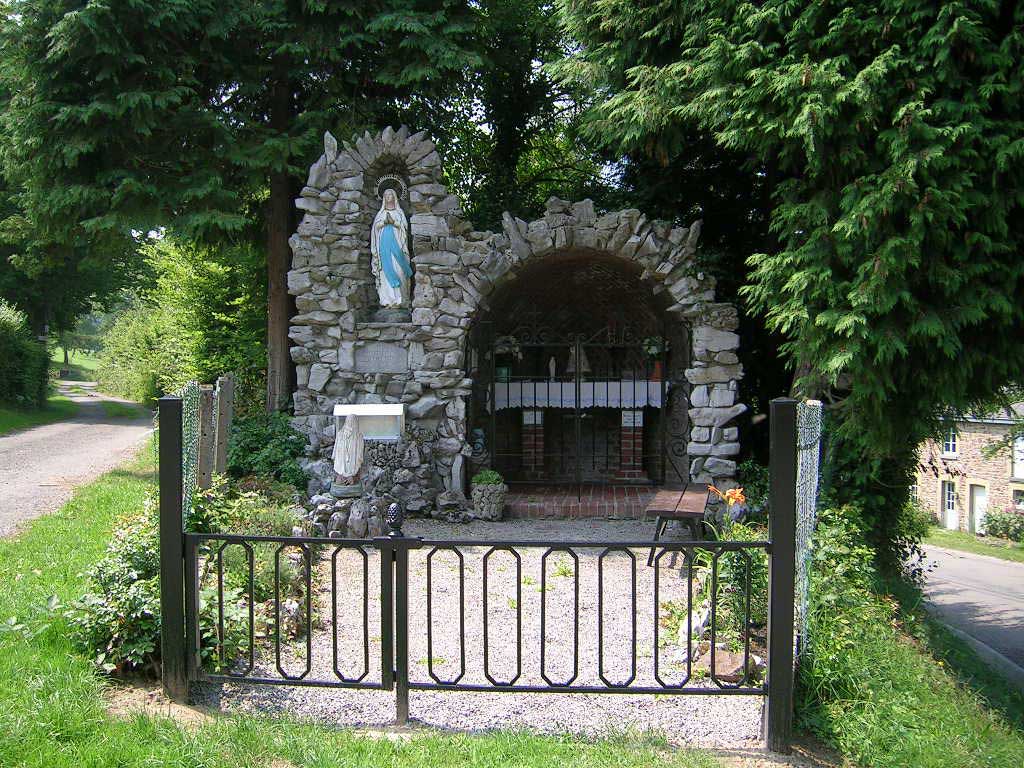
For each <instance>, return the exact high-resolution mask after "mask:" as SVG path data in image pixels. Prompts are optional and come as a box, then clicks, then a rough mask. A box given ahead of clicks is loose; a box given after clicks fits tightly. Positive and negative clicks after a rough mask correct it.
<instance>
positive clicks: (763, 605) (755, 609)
mask: <svg viewBox="0 0 1024 768" xmlns="http://www.w3.org/2000/svg"><path fill="white" fill-rule="evenodd" d="M724 538H727V539H729V540H730V541H764V540H765V539H767V538H768V532H767V531H766V530H765V529H764V528H763V527H762V526H758V525H750V524H745V523H733V524H732V525H730V526H729V529H728V533H727V534H726V535H725V536H724ZM748 559H749V571H750V625H751V626H753V627H763V626H765V625H766V624H767V623H768V553H767V552H766V551H765V550H763V549H747V550H743V551H742V552H726V553H724V554H723V555H722V556H721V557H720V558H719V561H718V580H719V584H720V585H721V586H722V589H723V591H724V595H720V596H719V599H720V605H723V607H724V608H725V611H724V612H725V614H726V616H725V622H724V624H725V626H726V629H727V631H730V632H731V634H732V635H734V636H735V637H737V638H742V637H743V636H744V635H745V634H746V632H747V631H748V629H749V628H748V627H746V626H744V616H745V615H746V591H745V585H746V580H747V570H748ZM723 598H724V600H723Z"/></svg>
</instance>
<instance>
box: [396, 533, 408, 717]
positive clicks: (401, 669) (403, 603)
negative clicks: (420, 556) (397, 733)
mask: <svg viewBox="0 0 1024 768" xmlns="http://www.w3.org/2000/svg"><path fill="white" fill-rule="evenodd" d="M396 544H397V546H396V547H395V550H394V552H395V725H408V723H409V546H408V542H407V541H406V540H405V539H398V540H397V541H396Z"/></svg>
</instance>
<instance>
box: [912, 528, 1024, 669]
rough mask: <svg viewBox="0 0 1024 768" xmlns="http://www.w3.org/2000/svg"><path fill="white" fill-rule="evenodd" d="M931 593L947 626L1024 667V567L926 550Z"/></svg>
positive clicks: (965, 553) (927, 591)
mask: <svg viewBox="0 0 1024 768" xmlns="http://www.w3.org/2000/svg"><path fill="white" fill-rule="evenodd" d="M925 551H926V553H927V559H928V561H930V562H934V563H935V564H936V568H935V569H934V570H933V571H932V572H931V573H930V574H929V575H928V581H927V584H926V586H925V592H926V593H927V594H928V597H929V598H930V599H931V601H932V603H933V604H934V606H935V608H936V609H937V611H938V613H939V615H940V616H941V617H942V619H943V620H944V621H946V622H947V623H948V624H951V625H952V626H954V627H956V628H957V629H959V630H961V631H963V632H966V633H967V634H968V635H970V636H971V637H973V638H975V639H977V640H980V641H981V642H983V643H985V644H986V645H988V646H990V647H992V648H994V649H995V650H997V651H999V652H1000V653H1001V654H1003V655H1004V656H1006V657H1007V658H1009V659H1010V660H1011V661H1013V662H1015V663H1016V664H1018V665H1019V666H1022V667H1024V563H1011V562H1007V561H1005V560H997V559H995V558H993V557H985V556H983V555H972V554H969V553H967V552H954V551H953V550H948V549H939V548H937V547H929V546H926V547H925Z"/></svg>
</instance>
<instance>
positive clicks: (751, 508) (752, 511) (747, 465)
mask: <svg viewBox="0 0 1024 768" xmlns="http://www.w3.org/2000/svg"><path fill="white" fill-rule="evenodd" d="M737 469H738V473H739V474H738V477H737V481H738V482H739V484H740V486H741V487H742V488H743V495H744V496H745V497H746V499H747V504H746V506H747V516H748V517H749V518H750V519H753V520H767V519H768V467H766V466H764V465H763V464H758V463H757V462H756V461H754V460H753V459H747V460H746V461H744V462H743V463H742V464H740V465H739V467H738V468H737Z"/></svg>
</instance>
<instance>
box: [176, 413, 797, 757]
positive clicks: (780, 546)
mask: <svg viewBox="0 0 1024 768" xmlns="http://www.w3.org/2000/svg"><path fill="white" fill-rule="evenodd" d="M795 406H796V403H795V401H792V400H784V401H774V402H773V403H772V422H771V430H772V456H771V500H770V503H771V510H772V515H771V519H770V525H769V540H767V541H683V542H666V541H664V540H662V541H658V542H655V541H647V540H643V541H630V542H594V541H565V540H561V541H540V540H519V541H505V540H441V539H438V540H432V539H422V538H416V537H410V536H406V535H404V534H403V533H402V530H401V524H402V520H401V515H400V511H399V510H398V509H397V505H395V509H394V510H389V513H388V516H387V522H388V527H389V530H390V532H389V535H387V536H382V537H378V538H375V539H371V540H341V539H330V538H327V539H323V538H313V537H282V536H256V535H232V534H223V533H189V532H186V531H185V530H184V520H183V508H182V440H181V423H182V420H181V400H180V399H179V398H174V397H167V398H162V399H161V401H160V426H161V429H160V564H161V612H162V617H161V618H162V620H161V650H162V673H163V680H164V687H165V690H166V691H167V693H168V695H170V696H171V697H172V698H175V699H178V700H185V699H187V698H188V694H189V684H190V683H191V682H197V681H220V682H231V681H234V682H239V681H240V682H247V683H255V684H266V685H305V686H324V687H334V688H366V689H379V690H393V691H394V692H395V701H396V719H397V721H398V722H400V723H404V722H405V721H406V720H407V718H408V714H409V691H410V690H449V691H490V692H509V693H588V694H596V693H632V694H679V695H685V694H689V695H756V696H764V697H765V701H766V709H765V720H764V723H765V737H766V739H767V741H768V744H769V747H771V748H772V749H775V750H780V751H785V750H786V749H787V748H788V744H789V738H790V732H791V727H792V693H793V663H794V643H793V639H794V638H793V628H794V624H793V612H794V574H795V550H794V542H795V533H794V527H795V511H796V498H795V490H796V408H795ZM257 546H263V547H270V548H272V550H273V567H274V595H273V600H272V604H273V612H274V621H273V635H272V637H269V638H267V639H266V640H265V641H264V642H263V643H262V644H260V643H258V642H257V637H256V633H255V630H254V619H253V606H254V605H255V603H256V595H255V591H254V590H255V586H254V557H253V553H254V547H257ZM231 548H235V550H236V552H238V553H240V556H241V557H242V558H243V561H244V562H245V563H246V565H247V578H246V579H245V581H246V582H247V583H246V584H245V586H244V587H243V588H242V590H241V591H242V594H243V595H244V596H245V599H243V600H242V601H241V603H242V604H244V605H247V606H248V611H249V613H248V617H249V618H248V638H247V642H246V643H245V644H244V645H243V646H242V648H244V652H241V653H236V654H234V655H233V656H230V655H229V654H227V653H225V645H224V643H225V640H224V638H225V636H226V635H225V633H226V628H225V611H226V610H228V609H229V608H231V609H233V610H237V609H238V608H239V605H238V604H237V603H236V604H234V605H233V606H232V605H231V603H230V601H229V600H228V599H227V598H226V596H225V580H224V560H225V557H226V553H227V552H228V551H229V550H230V549H231ZM289 551H291V552H292V553H293V556H294V557H295V558H296V559H297V561H298V562H299V563H301V564H303V565H304V566H305V570H304V597H303V599H304V600H305V611H304V614H303V615H304V619H303V621H304V626H303V627H301V628H300V629H301V631H300V632H299V634H298V636H299V637H304V641H302V643H300V650H299V651H298V652H295V651H294V648H293V649H291V650H289V648H288V642H287V639H286V638H284V637H282V631H281V628H282V610H283V608H284V601H283V599H282V594H281V586H280V585H281V581H280V574H281V564H282V558H283V557H287V556H288V555H287V553H288V552H289ZM588 553H589V554H588ZM648 554H650V555H651V556H653V565H654V567H653V568H650V569H648V568H643V566H640V568H641V569H642V570H643V573H644V576H643V577H642V578H643V580H644V583H645V584H647V583H649V584H650V592H649V593H646V594H645V593H644V591H643V590H642V589H640V588H639V587H638V578H640V577H639V575H638V563H644V562H646V560H647V556H648ZM414 555H415V556H417V557H419V558H421V559H423V560H424V561H425V579H424V580H423V581H419V580H418V578H417V577H416V576H415V575H414V574H413V573H411V572H410V558H411V557H413V556H414ZM443 557H447V558H448V559H449V565H448V566H447V570H449V571H450V572H451V573H457V584H458V601H459V603H458V605H459V622H458V629H457V632H456V636H457V637H458V640H459V660H460V662H459V668H458V671H457V673H455V674H452V675H448V676H444V677H442V676H441V675H439V674H438V673H437V671H436V670H435V665H434V660H433V653H434V643H435V640H436V638H435V632H437V631H438V630H439V629H446V630H447V631H449V632H455V631H456V630H455V628H454V627H453V626H446V627H435V625H436V622H435V620H434V615H433V611H434V605H435V603H434V591H435V590H434V588H433V584H434V579H435V563H436V562H437V560H436V559H437V558H443ZM470 557H472V558H479V561H480V566H479V573H480V577H481V580H480V591H477V590H476V587H475V586H474V587H473V588H472V589H467V573H468V571H469V567H468V566H467V558H470ZM554 557H558V558H559V559H560V560H563V561H564V562H563V563H561V564H559V566H558V569H557V570H554V571H553V570H552V567H551V566H552V559H553V558H554ZM341 558H354V559H355V561H356V567H355V571H354V572H355V573H356V574H357V576H356V577H355V578H354V579H353V577H352V574H351V573H350V574H349V577H348V579H347V580H343V579H339V576H338V569H339V561H340V559H341ZM498 558H505V559H506V561H507V564H506V565H504V566H496V567H495V569H494V573H492V571H491V563H492V562H494V561H495V560H496V559H498ZM530 558H532V562H534V563H539V566H540V572H539V573H540V585H541V589H540V590H539V598H535V602H536V605H535V608H536V610H537V612H538V613H539V616H538V617H537V618H539V637H538V636H536V635H535V636H534V639H535V640H536V641H537V642H538V643H539V645H538V650H539V653H538V658H533V657H532V656H531V655H530V654H524V632H523V618H524V612H525V609H524V601H523V598H524V595H523V591H522V588H523V584H524V583H525V579H524V575H523V569H524V559H526V560H528V561H529V560H530ZM615 558H617V559H618V560H619V563H620V569H621V570H623V572H625V573H628V574H629V578H628V580H627V582H626V583H628V584H629V590H628V592H627V594H628V600H627V609H628V617H629V618H628V619H626V620H625V621H622V620H621V619H620V620H619V622H617V623H616V622H613V621H612V620H610V619H609V618H608V617H607V616H606V608H605V603H606V600H610V599H611V598H610V596H611V594H612V591H613V590H614V589H622V588H623V587H624V584H623V581H622V579H619V580H618V581H617V582H616V583H610V582H609V579H608V578H606V576H605V574H606V570H607V569H608V568H609V567H610V565H609V564H610V562H611V560H612V559H615ZM671 558H675V559H677V560H678V561H679V562H678V563H677V565H678V566H679V569H678V570H679V573H680V574H683V573H685V574H686V575H685V576H684V577H683V578H682V580H681V581H680V580H678V579H677V580H676V585H675V586H676V588H677V589H679V590H681V591H680V592H679V601H680V605H681V606H682V608H681V610H684V611H685V622H686V624H685V626H686V637H687V641H686V642H687V653H686V657H685V660H686V663H685V666H683V667H677V668H676V669H675V670H674V676H673V674H670V673H669V671H668V670H667V669H666V666H665V665H663V662H662V659H661V657H660V652H661V643H660V642H659V632H660V631H661V626H662V620H661V619H662V613H663V611H664V610H665V607H664V600H663V598H664V595H663V593H662V590H663V589H664V588H665V586H666V584H665V582H664V581H663V579H664V578H665V577H664V575H663V573H662V567H661V566H662V565H663V561H666V560H668V559H671ZM698 558H703V561H704V563H705V564H706V567H707V577H708V580H709V581H706V582H705V584H708V585H709V586H710V592H709V594H710V595H711V597H710V603H709V604H708V608H709V615H708V616H707V617H706V620H707V622H708V623H707V624H706V627H707V632H708V634H707V638H708V639H707V642H708V645H709V651H710V657H711V659H710V666H709V675H708V680H707V681H706V682H704V683H703V684H701V683H699V682H698V681H697V680H696V674H695V670H694V665H693V662H692V659H693V653H692V647H691V645H690V644H691V642H692V637H691V635H692V628H693V626H694V622H696V621H698V620H699V619H698V617H697V616H696V612H695V610H694V609H695V598H694V593H695V584H694V573H695V569H694V565H695V563H696V561H697V559H698ZM758 558H766V561H767V567H768V581H767V586H766V593H767V594H766V595H763V597H765V598H766V599H767V614H766V617H767V626H766V627H765V628H764V637H763V642H764V644H765V651H764V652H765V654H766V656H767V669H766V675H765V676H764V677H763V678H762V677H759V676H757V675H755V674H753V673H752V671H751V667H750V663H749V662H750V655H751V646H750V642H751V627H753V626H754V625H755V624H756V622H755V621H754V620H753V614H752V608H751V604H752V599H754V598H755V596H754V595H753V594H752V586H751V582H752V573H753V571H752V568H753V564H754V562H755V560H756V559H758ZM585 563H586V564H587V565H589V567H590V568H591V572H592V575H596V585H597V610H596V614H595V613H593V612H591V613H589V614H586V613H585V612H584V611H583V610H582V607H581V601H580V585H581V580H582V575H581V574H582V570H581V569H582V568H583V566H584V564H585ZM315 566H319V567H322V568H323V567H326V568H328V569H329V572H330V581H331V589H330V590H329V599H330V601H331V608H330V614H331V622H330V623H331V630H330V632H331V635H330V639H331V642H330V645H331V653H330V654H329V655H327V656H326V658H321V657H318V656H317V654H316V653H314V651H315V648H314V645H313V644H312V638H313V636H314V631H315V629H314V625H313V618H312V617H313V605H312V599H313V597H312V595H313V578H314V577H313V573H314V568H315ZM509 566H511V571H510V570H509ZM438 567H440V566H438ZM723 569H726V570H730V569H731V570H730V572H731V573H732V574H733V578H734V579H735V580H736V586H737V589H738V590H739V591H736V592H734V593H733V594H734V595H735V596H736V598H737V600H736V601H735V603H734V605H738V606H741V607H740V609H739V610H740V613H739V614H738V616H737V615H734V616H733V619H734V620H736V621H738V626H740V627H742V628H744V632H745V634H744V637H745V642H744V643H743V662H742V665H741V669H742V673H741V674H740V676H739V677H738V679H736V680H727V679H724V678H723V676H722V675H720V674H719V672H718V666H717V665H716V662H715V654H716V649H717V648H718V646H719V643H718V632H719V631H720V625H719V622H720V620H721V619H720V611H721V610H723V609H722V608H721V607H720V606H719V597H718V595H719V592H718V585H719V583H720V579H723V578H726V577H725V575H723V574H724V571H723ZM203 571H205V572H206V573H207V574H208V576H209V575H211V574H212V582H213V584H214V586H213V587H212V588H208V589H207V592H206V595H207V596H206V603H205V606H204V604H203V593H202V591H201V579H200V574H201V572H203ZM559 571H560V572H559ZM501 572H505V573H509V574H510V576H509V577H506V578H511V579H513V581H511V582H510V583H511V584H512V585H513V587H512V588H513V589H514V590H515V592H514V594H515V598H509V600H508V605H507V608H508V609H509V610H511V611H512V612H513V615H514V619H513V620H512V621H513V626H514V627H515V629H514V632H512V633H510V632H509V631H506V632H505V633H504V634H502V635H500V637H502V638H503V640H502V642H500V643H499V646H500V647H503V648H506V649H509V648H512V649H514V652H513V653H512V654H511V656H509V658H510V659H514V665H513V666H506V669H505V672H507V674H504V673H502V671H501V670H499V669H495V667H494V663H493V655H494V654H495V652H496V649H495V647H494V646H493V645H492V643H491V634H492V633H491V632H490V630H489V625H488V622H489V621H491V620H492V619H491V618H490V617H491V615H492V608H493V606H492V605H491V603H490V600H491V599H492V598H491V597H490V595H491V592H490V590H489V579H496V578H498V576H497V574H498V573H501ZM374 573H377V574H379V577H378V578H377V579H376V584H374V583H373V581H374V579H373V578H372V574H374ZM358 574H361V577H359V576H358ZM620 575H621V574H620ZM554 576H561V577H563V578H566V579H568V578H569V577H570V576H571V577H572V582H571V583H572V585H573V588H572V593H573V594H575V600H574V601H572V609H571V612H570V613H569V614H568V615H569V616H570V617H571V619H572V621H571V625H572V629H571V633H570V632H569V631H568V630H565V629H563V630H562V631H561V633H560V635H561V637H562V639H563V640H564V639H565V638H566V637H568V638H569V642H570V644H571V646H572V665H571V667H566V668H564V669H563V670H562V671H561V672H559V671H557V670H552V669H551V667H550V665H549V660H548V656H547V652H548V649H549V648H550V643H551V642H552V640H551V636H552V635H551V632H549V630H548V622H549V618H548V610H549V600H548V588H549V583H548V579H550V578H554ZM566 583H569V582H566ZM340 584H343V585H344V586H345V587H347V588H351V587H352V586H356V587H357V591H356V592H355V593H354V594H355V602H356V604H357V605H358V606H360V607H361V611H356V612H354V613H351V614H349V618H351V617H352V616H355V618H356V621H355V624H356V625H357V627H359V629H358V633H357V635H356V639H357V642H356V643H355V644H354V647H357V648H358V652H356V653H353V654H347V655H346V654H343V653H341V652H340V651H339V648H340V638H341V637H342V633H341V632H339V622H341V620H342V618H343V616H342V614H341V612H339V611H338V610H337V602H338V598H339V595H338V589H339V585H340ZM423 589H425V590H426V592H425V598H426V599H425V614H418V615H420V621H419V623H417V624H416V626H412V625H411V619H412V618H413V617H414V616H416V615H417V614H416V609H415V607H414V606H412V605H411V602H410V596H411V595H412V594H413V593H414V592H416V593H417V594H422V591H421V590H423ZM348 592H349V594H350V595H351V594H353V593H352V590H351V589H349V590H348ZM473 594H476V595H479V601H478V602H477V601H475V600H474V599H473V597H472V595H473ZM372 601H375V602H376V603H377V605H376V608H375V609H371V602H372ZM538 601H539V602H538ZM568 604H569V603H568V602H565V603H564V605H566V606H567V605H568ZM644 604H646V606H648V607H647V608H644V607H643V605H644ZM743 606H745V609H744V608H743ZM211 607H212V609H213V610H215V615H216V621H215V622H214V623H215V625H216V626H215V628H214V629H213V630H211V631H210V632H209V633H208V636H206V637H204V636H203V635H202V633H201V631H200V629H201V628H200V624H201V620H200V617H201V612H202V611H203V610H204V608H205V610H206V611H207V612H209V611H210V610H211ZM469 607H473V609H474V610H476V608H480V611H481V613H480V616H481V618H482V621H483V635H482V641H481V643H480V646H479V647H476V646H470V645H468V643H467V631H466V626H467V618H466V617H467V608H469ZM733 610H735V609H733ZM206 615H207V616H209V613H207V614H206ZM424 616H425V623H424V622H423V620H422V619H423V618H424ZM585 616H586V617H589V618H587V619H586V620H587V621H592V622H595V623H596V632H594V633H591V632H590V631H589V630H587V631H584V630H585V627H584V626H583V624H582V623H581V622H582V621H583V620H584V617H585ZM371 621H376V622H377V623H378V625H379V646H378V645H376V644H374V642H373V641H372V640H371V626H370V623H371ZM638 621H640V622H645V623H644V625H643V626H644V627H645V629H644V630H643V633H641V632H640V631H639V630H638ZM208 623H209V622H208V621H207V624H208ZM610 626H611V629H609V627H610ZM680 626H682V625H680ZM616 630H618V631H619V633H620V635H622V634H623V633H624V637H625V645H626V647H627V648H628V653H627V654H626V656H625V659H626V660H627V664H626V666H625V667H623V668H621V669H620V673H619V674H616V673H614V672H612V671H610V666H609V665H610V661H609V655H608V654H609V650H608V640H607V638H606V635H607V633H608V632H609V631H612V632H614V631H616ZM647 632H651V633H653V637H652V638H650V639H651V640H652V641H653V642H652V648H653V654H652V658H651V660H650V664H651V666H650V667H649V668H648V667H645V668H644V669H643V670H639V669H638V653H637V643H638V638H639V637H640V635H641V634H646V633H647ZM512 637H514V638H515V641H514V645H511V644H510V643H511V638H512ZM424 641H425V643H426V651H427V658H428V663H427V665H426V667H427V670H426V671H427V674H426V675H425V676H420V675H417V674H415V673H414V672H412V671H411V670H410V643H411V642H413V643H420V644H422V643H423V642H424ZM586 643H589V644H590V645H589V646H585V645H584V644H586ZM303 644H304V648H301V645H303ZM581 647H589V648H590V650H591V651H595V650H596V670H595V669H593V668H590V669H589V670H583V669H582V665H581V661H580V649H581ZM499 650H500V648H499ZM481 656H482V670H483V672H482V676H480V675H478V677H477V678H476V679H473V678H471V677H469V676H467V657H471V658H473V659H475V660H476V661H480V657H481ZM527 662H528V663H529V665H530V668H531V669H532V675H533V677H532V678H531V677H530V674H531V672H530V671H529V670H526V669H525V667H526V666H527ZM210 663H212V664H214V665H215V667H219V670H214V671H211V670H210V667H209V664H210ZM646 663H647V662H646V661H645V662H644V664H646ZM318 664H319V666H317V665H318ZM378 671H379V674H377V672H378Z"/></svg>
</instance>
